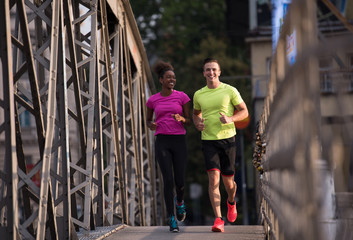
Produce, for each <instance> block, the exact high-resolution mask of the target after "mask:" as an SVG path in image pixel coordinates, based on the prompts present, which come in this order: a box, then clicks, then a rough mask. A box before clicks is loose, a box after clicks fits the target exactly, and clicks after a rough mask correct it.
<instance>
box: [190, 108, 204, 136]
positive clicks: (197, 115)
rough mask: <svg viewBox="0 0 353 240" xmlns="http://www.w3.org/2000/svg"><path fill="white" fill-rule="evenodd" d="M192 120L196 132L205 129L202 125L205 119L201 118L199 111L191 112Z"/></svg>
mask: <svg viewBox="0 0 353 240" xmlns="http://www.w3.org/2000/svg"><path fill="white" fill-rule="evenodd" d="M192 120H193V122H194V125H195V127H196V129H197V130H199V131H202V130H203V129H204V128H205V124H204V123H203V121H204V120H205V119H204V118H202V112H201V110H196V109H194V110H193V113H192Z"/></svg>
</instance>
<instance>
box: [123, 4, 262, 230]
mask: <svg viewBox="0 0 353 240" xmlns="http://www.w3.org/2000/svg"><path fill="white" fill-rule="evenodd" d="M230 2H231V1H226V0H193V1H183V0H148V1H145V0H131V1H130V4H131V6H132V9H133V12H134V15H135V19H136V22H137V25H138V27H139V31H140V34H141V38H142V41H143V43H144V46H145V49H146V52H147V56H148V58H149V61H150V65H151V66H153V64H154V63H155V62H156V61H158V60H163V61H167V62H170V63H171V64H172V65H173V66H174V70H175V74H176V79H177V84H176V87H175V89H176V90H180V91H184V92H185V93H186V94H188V96H189V97H190V98H191V104H190V107H191V111H192V98H193V94H194V93H195V91H196V90H198V89H200V88H201V87H203V86H205V84H206V80H205V78H204V77H203V74H202V62H203V60H204V59H205V58H206V57H213V58H216V59H218V60H219V62H220V65H221V71H222V74H221V81H222V82H225V83H228V84H230V85H232V86H234V87H236V88H237V89H238V90H239V92H240V93H241V95H242V97H243V99H244V101H245V102H246V104H247V106H248V109H249V112H250V115H251V114H252V103H251V80H250V78H249V77H247V76H248V75H249V69H250V66H249V64H250V63H249V62H250V60H249V54H248V50H247V48H246V46H245V43H244V41H243V39H238V38H239V37H237V34H234V30H233V34H232V35H230V34H229V33H230V30H229V29H227V26H229V25H230V23H229V19H230V17H229V15H230V14H233V13H232V12H230V11H229V9H230V8H229V4H230ZM242 2H244V1H242ZM233 4H234V3H233ZM245 11H247V10H245ZM227 16H228V17H227ZM227 19H228V22H227ZM235 32H236V31H235ZM232 36H233V37H232ZM234 36H236V37H235V38H236V39H235V38H234ZM153 74H154V73H153ZM154 80H155V85H156V88H157V91H160V90H161V87H160V84H159V82H158V79H157V76H156V75H154ZM186 130H187V143H188V165H187V173H186V192H185V200H186V204H187V206H188V208H189V210H191V209H192V208H195V207H196V206H195V204H200V206H197V209H201V213H200V216H199V217H198V218H197V219H199V220H196V218H195V216H193V212H194V211H189V212H188V217H187V222H186V224H204V223H207V222H208V221H209V220H208V219H212V220H211V221H213V213H212V208H211V205H210V202H209V199H208V190H207V186H208V179H207V174H206V171H205V166H204V160H203V155H202V152H201V140H200V132H198V131H197V130H196V129H195V127H194V126H193V124H191V125H190V126H187V127H186ZM242 131H243V134H242V135H243V136H244V157H245V159H246V162H249V161H250V162H251V159H252V146H251V142H252V127H251V126H249V127H247V128H246V129H244V130H242ZM238 132H239V130H238ZM238 152H239V151H238ZM238 152H237V154H238ZM236 167H237V173H236V179H240V177H239V174H240V162H239V161H237V163H236ZM191 183H199V184H201V185H202V196H201V199H200V202H195V201H192V200H191V199H190V198H189V191H190V189H189V186H190V184H191ZM237 183H238V190H237V203H238V220H237V221H236V224H242V211H241V205H240V204H239V201H241V197H240V196H241V194H242V191H241V185H240V184H239V181H238V180H237ZM221 186H222V185H221ZM221 190H222V191H223V193H222V196H223V199H222V213H223V216H226V210H227V208H226V202H225V201H226V200H225V199H226V197H225V196H226V193H225V190H224V188H223V186H222V187H221ZM247 205H248V207H249V210H248V211H249V215H250V216H249V223H250V224H252V223H254V224H255V221H256V216H255V196H254V195H252V194H251V191H250V193H249V194H248V203H247ZM252 208H253V209H252Z"/></svg>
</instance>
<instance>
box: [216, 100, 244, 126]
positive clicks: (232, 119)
mask: <svg viewBox="0 0 353 240" xmlns="http://www.w3.org/2000/svg"><path fill="white" fill-rule="evenodd" d="M235 108H236V109H237V110H238V111H234V113H233V116H230V117H228V116H226V115H224V114H222V113H219V114H220V115H221V116H220V118H219V120H220V121H221V122H222V123H231V122H238V121H241V120H243V119H245V118H247V117H248V116H249V112H248V108H247V107H246V104H245V102H242V103H240V104H238V105H235Z"/></svg>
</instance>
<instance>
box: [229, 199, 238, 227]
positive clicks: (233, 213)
mask: <svg viewBox="0 0 353 240" xmlns="http://www.w3.org/2000/svg"><path fill="white" fill-rule="evenodd" d="M227 206H228V213H227V218H228V221H229V222H234V221H235V219H237V216H238V213H237V204H236V202H235V201H234V205H231V204H230V203H229V202H228V200H227Z"/></svg>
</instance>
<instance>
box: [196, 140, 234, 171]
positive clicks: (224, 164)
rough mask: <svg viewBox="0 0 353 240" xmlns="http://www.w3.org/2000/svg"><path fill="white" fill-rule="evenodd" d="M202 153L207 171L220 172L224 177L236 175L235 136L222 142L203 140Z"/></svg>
mask: <svg viewBox="0 0 353 240" xmlns="http://www.w3.org/2000/svg"><path fill="white" fill-rule="evenodd" d="M202 152H203V155H204V158H205V163H206V170H207V171H213V170H215V171H219V172H221V174H222V175H223V176H233V175H234V174H235V152H236V146H235V136H234V137H231V138H227V139H221V140H202Z"/></svg>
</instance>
